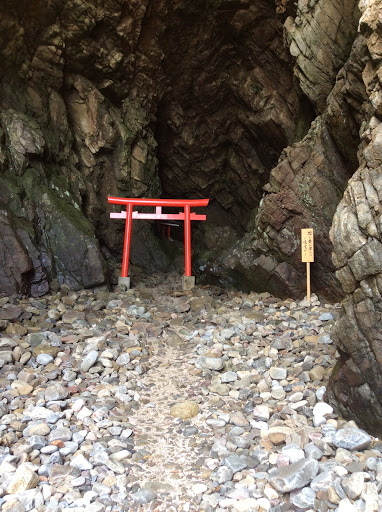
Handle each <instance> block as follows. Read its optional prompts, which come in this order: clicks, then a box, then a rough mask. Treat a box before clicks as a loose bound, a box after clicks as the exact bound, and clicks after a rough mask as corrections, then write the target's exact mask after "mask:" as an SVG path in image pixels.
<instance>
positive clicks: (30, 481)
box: [7, 464, 39, 494]
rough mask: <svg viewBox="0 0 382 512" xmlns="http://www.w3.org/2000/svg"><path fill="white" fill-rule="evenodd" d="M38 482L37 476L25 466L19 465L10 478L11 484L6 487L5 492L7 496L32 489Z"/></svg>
mask: <svg viewBox="0 0 382 512" xmlns="http://www.w3.org/2000/svg"><path fill="white" fill-rule="evenodd" d="M36 469H37V467H36ZM38 482H39V479H38V476H37V475H36V473H35V472H34V471H33V470H32V469H31V468H30V466H29V465H27V464H21V465H20V466H19V467H18V468H17V470H16V472H15V474H14V475H13V477H12V480H11V483H10V484H9V486H8V489H7V492H8V493H9V494H16V493H20V492H24V491H27V490H28V489H33V488H34V487H36V486H37V484H38Z"/></svg>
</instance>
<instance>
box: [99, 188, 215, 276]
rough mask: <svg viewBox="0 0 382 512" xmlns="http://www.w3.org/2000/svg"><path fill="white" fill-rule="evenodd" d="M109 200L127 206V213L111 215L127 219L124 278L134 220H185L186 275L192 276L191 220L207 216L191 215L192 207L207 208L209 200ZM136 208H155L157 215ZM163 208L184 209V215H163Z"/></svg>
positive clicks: (124, 246)
mask: <svg viewBox="0 0 382 512" xmlns="http://www.w3.org/2000/svg"><path fill="white" fill-rule="evenodd" d="M107 200H108V201H109V203H110V204H120V205H126V207H127V209H126V211H122V212H120V213H111V214H110V217H111V218H114V219H124V218H126V227H125V239H124V243H123V259H122V277H127V275H128V271H129V255H130V241H131V225H132V220H133V219H148V220H149V219H154V220H184V253H185V254H184V258H185V275H186V276H191V220H206V216H205V215H196V214H195V213H191V207H198V206H207V205H208V202H209V199H151V198H150V199H145V198H128V197H126V198H125V197H110V196H109V197H108V198H107ZM134 206H155V213H138V212H133V207H134ZM163 206H167V207H170V208H177V207H180V208H184V213H183V212H179V213H162V207H163ZM168 229H169V228H168ZM168 233H169V231H168Z"/></svg>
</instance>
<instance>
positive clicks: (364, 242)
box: [330, 1, 382, 436]
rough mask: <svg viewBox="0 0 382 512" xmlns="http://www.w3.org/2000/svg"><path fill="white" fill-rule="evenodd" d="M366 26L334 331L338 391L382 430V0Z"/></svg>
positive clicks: (347, 408)
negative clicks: (361, 111)
mask: <svg viewBox="0 0 382 512" xmlns="http://www.w3.org/2000/svg"><path fill="white" fill-rule="evenodd" d="M360 8H361V10H362V17H361V20H360V31H361V33H362V34H363V36H364V38H365V40H366V43H367V49H368V61H367V63H366V66H365V68H364V70H363V80H364V82H365V85H366V90H367V94H368V96H369V103H368V114H369V116H368V118H367V117H366V118H365V121H364V123H363V126H362V130H361V137H362V143H361V145H360V148H359V159H360V166H359V168H358V170H357V171H356V173H355V174H354V176H353V177H352V178H351V179H350V181H349V184H348V187H347V189H346V191H345V194H344V197H343V199H342V201H341V202H340V204H339V206H338V208H337V211H336V214H335V216H334V220H333V226H332V229H331V239H332V241H333V247H334V255H333V261H334V264H335V266H336V268H337V272H336V274H337V277H338V279H339V280H340V282H341V284H342V287H343V289H344V291H345V293H346V297H345V301H344V303H343V312H342V317H341V318H340V320H339V321H338V322H337V323H336V325H335V327H334V329H333V332H332V336H333V339H334V341H335V342H336V344H337V347H338V349H339V351H340V356H341V357H340V360H339V362H338V364H337V368H336V370H335V371H334V373H333V375H332V378H331V388H330V398H331V400H332V401H333V402H334V403H335V404H336V405H337V407H338V408H339V410H340V411H341V412H342V413H344V414H347V415H348V416H349V415H350V416H352V417H353V418H355V419H356V420H357V422H358V423H359V424H360V425H362V426H364V428H366V429H368V430H370V431H371V432H374V433H376V434H377V435H378V436H381V435H382V427H381V425H382V399H381V390H382V372H381V370H382V343H381V339H382V338H381V319H382V309H381V303H382V264H381V261H382V234H381V233H382V232H381V204H382V174H381V171H382V123H381V116H382V81H381V69H382V68H381V58H382V37H381V31H380V29H381V26H382V25H381V24H382V19H381V12H382V3H381V2H380V1H375V2H369V3H366V2H361V3H360Z"/></svg>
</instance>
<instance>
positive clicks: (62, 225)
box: [0, 0, 382, 432]
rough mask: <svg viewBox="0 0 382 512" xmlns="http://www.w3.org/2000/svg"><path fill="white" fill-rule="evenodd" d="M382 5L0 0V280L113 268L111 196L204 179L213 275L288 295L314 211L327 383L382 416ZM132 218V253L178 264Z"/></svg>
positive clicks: (25, 287)
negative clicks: (332, 370)
mask: <svg viewBox="0 0 382 512" xmlns="http://www.w3.org/2000/svg"><path fill="white" fill-rule="evenodd" d="M381 11H382V6H381V1H380V0H373V1H370V2H364V1H361V2H360V3H359V6H358V4H357V2H356V1H355V0H310V1H307V0H299V2H298V3H297V5H295V4H293V3H292V2H290V1H288V0H280V1H277V2H273V1H271V0H260V1H258V2H256V3H254V2H251V1H249V0H238V1H236V0H198V1H195V2H188V1H185V0H172V1H169V0H158V1H153V0H139V1H138V0H131V1H129V2H127V1H124V0H110V1H108V2H104V3H101V2H96V1H94V0H28V1H26V0H24V1H22V2H17V3H15V2H12V1H11V0H4V1H3V2H2V3H1V5H0V55H1V59H2V67H1V70H0V201H1V209H0V293H6V294H13V293H24V294H29V295H35V296H38V295H42V294H44V293H46V292H47V291H48V290H49V289H54V288H55V287H56V286H59V285H61V284H63V283H66V284H67V285H69V286H70V287H72V288H82V287H95V286H97V285H100V284H105V283H107V282H108V281H109V275H110V272H112V269H113V262H114V261H115V257H116V256H117V255H119V254H120V251H121V247H122V240H123V223H118V222H116V221H114V222H111V221H110V219H109V217H108V212H109V206H108V204H107V195H108V194H110V195H121V196H136V195H140V196H159V195H161V194H163V195H164V196H170V197H171V196H173V197H175V196H178V195H181V196H184V197H210V198H211V206H210V207H209V210H208V219H209V222H208V223H206V224H204V225H202V226H200V227H199V231H196V232H195V236H194V241H195V243H196V245H197V246H198V248H199V250H200V251H203V250H204V251H206V252H204V253H203V252H201V256H200V258H199V261H198V264H200V265H201V268H203V269H207V270H209V273H208V272H206V273H205V274H206V275H207V277H208V276H212V277H213V278H217V279H219V280H223V281H225V282H229V283H232V284H236V285H240V286H241V287H246V288H254V289H257V290H258V291H262V290H270V291H272V292H273V293H275V294H276V295H279V296H286V295H293V296H303V295H304V291H305V290H304V287H305V279H304V266H303V265H302V264H301V262H300V261H299V260H300V249H299V236H300V229H301V228H303V227H308V226H309V227H313V228H314V229H315V234H316V263H315V264H314V265H313V266H312V281H313V282H312V286H313V290H314V291H316V292H318V293H320V294H322V295H323V296H325V297H328V298H331V299H339V298H340V297H342V296H343V293H345V295H346V299H345V303H344V313H343V316H342V318H341V320H340V321H339V323H338V324H337V325H336V327H335V329H334V334H333V336H334V338H335V340H336V342H337V344H338V346H339V348H340V350H341V361H340V363H339V368H338V371H337V372H336V374H335V376H334V377H333V379H332V387H331V394H332V398H333V400H335V401H336V402H337V404H338V405H339V406H340V407H341V408H343V409H344V410H349V409H350V410H351V411H352V414H353V415H354V416H355V417H358V418H360V417H361V418H362V417H363V416H362V414H363V411H365V410H366V409H367V410H372V411H373V414H372V415H371V414H368V415H367V419H363V420H362V421H363V422H364V425H365V426H367V427H368V428H371V429H374V431H378V432H380V430H378V429H379V428H380V427H379V426H378V424H379V423H380V419H381V417H382V412H381V411H382V404H381V401H380V399H379V395H380V391H381V385H382V382H381V377H380V374H381V372H380V364H381V356H380V347H379V345H380V342H379V339H380V334H379V331H378V323H379V322H378V321H379V319H380V315H381V312H380V309H381V308H380V303H381V294H382V292H381V291H380V290H381V286H382V285H381V283H380V274H381V272H382V270H381V266H380V259H381V258H380V256H381V254H380V253H381V247H382V239H381V229H380V219H379V210H380V202H381V201H380V195H381V192H380V190H381V187H382V185H381V184H380V183H379V181H380V179H379V174H380V172H379V171H380V170H381V165H382V156H381V151H382V150H381V147H382V145H381V137H382V135H381V133H382V132H381V126H382V125H381V115H382V110H381V109H382V107H381V104H382V91H381V68H380V66H381V56H382V51H381V47H382V46H381V17H380V16H381V15H380V13H381ZM361 14H362V17H361V19H360V21H359V18H360V16H361ZM357 169H358V170H357ZM349 179H350V181H349V184H348V185H347V183H348V180H349ZM346 187H347V188H346ZM345 189H346V192H345V195H344V197H343V194H344V191H345ZM342 197H343V199H342V201H341V198H342ZM337 206H338V208H337ZM336 208H337V212H336V214H335V216H334V221H333V228H332V231H331V241H330V239H329V229H330V226H331V223H332V219H333V215H334V213H335V210H336ZM134 230H135V233H134V240H135V241H134V244H133V246H132V249H133V252H132V255H131V258H132V261H133V262H137V263H139V265H140V266H143V267H146V268H148V269H149V268H152V267H154V266H155V267H156V268H160V269H165V268H168V266H169V265H170V260H169V258H168V257H167V256H166V255H165V253H164V252H163V251H162V250H161V249H160V247H159V246H158V241H157V239H156V238H155V237H154V236H153V235H152V233H151V231H150V228H149V226H144V225H143V224H142V225H140V226H134ZM332 243H333V246H334V265H333V263H332V261H331V253H332ZM335 268H336V269H337V272H335ZM360 415H361V416H360Z"/></svg>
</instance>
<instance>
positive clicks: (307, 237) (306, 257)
mask: <svg viewBox="0 0 382 512" xmlns="http://www.w3.org/2000/svg"><path fill="white" fill-rule="evenodd" d="M301 257H302V261H303V262H306V263H308V262H312V261H314V238H313V229H312V228H309V229H302V230H301Z"/></svg>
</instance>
